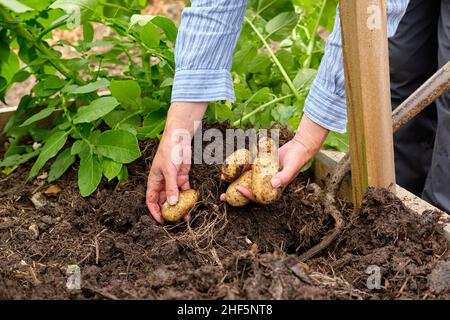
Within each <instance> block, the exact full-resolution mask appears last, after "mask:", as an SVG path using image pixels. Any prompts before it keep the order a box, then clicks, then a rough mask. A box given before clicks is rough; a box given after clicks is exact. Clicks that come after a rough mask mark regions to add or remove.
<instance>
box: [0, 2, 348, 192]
mask: <svg viewBox="0 0 450 320" xmlns="http://www.w3.org/2000/svg"><path fill="white" fill-rule="evenodd" d="M336 2H337V1H336V0H321V1H312V0H292V1H290V0H250V2H249V7H248V10H247V13H246V17H245V22H244V26H243V31H242V35H241V38H240V40H239V43H238V45H237V49H236V52H235V55H234V64H233V70H232V74H233V78H234V83H235V87H236V103H235V104H234V105H231V104H230V103H225V102H223V103H222V102H217V103H211V105H210V108H209V109H208V113H207V116H206V121H207V122H212V123H217V122H226V123H228V124H229V125H231V126H236V127H247V126H253V127H256V128H260V127H268V126H270V125H272V124H273V123H281V124H282V125H285V126H290V127H291V128H296V126H297V124H298V122H299V119H300V117H301V115H302V109H303V103H304V100H305V97H306V95H307V92H308V90H309V87H310V84H311V82H312V80H313V79H314V76H315V74H316V69H317V67H318V64H319V61H320V59H321V57H322V54H323V47H324V42H323V41H322V40H321V39H320V37H319V36H318V35H317V33H316V32H315V30H317V28H318V26H323V27H325V28H327V29H328V30H330V29H331V28H332V24H333V21H334V14H335V5H336ZM146 5H147V0H56V1H55V0H4V1H1V3H0V99H1V100H2V101H4V99H5V95H6V93H7V92H8V90H9V89H10V88H11V87H12V86H13V85H14V84H16V83H21V82H24V81H25V80H27V79H28V78H29V77H33V78H34V79H35V80H36V84H35V85H34V87H33V89H32V90H31V92H29V93H28V94H27V95H25V96H24V97H23V98H22V99H21V101H20V104H19V106H18V109H17V111H16V112H15V113H14V115H13V116H12V117H11V119H10V120H9V122H8V123H7V125H6V127H5V128H4V130H3V131H4V132H3V133H4V134H5V135H6V136H7V138H8V149H7V151H6V152H5V154H4V155H3V159H1V161H0V170H1V172H3V173H5V174H8V173H11V172H13V171H14V170H16V168H18V167H19V166H20V165H23V164H24V163H27V162H29V161H33V163H34V164H33V167H32V168H31V170H30V173H29V178H30V179H32V178H35V177H36V176H38V175H41V173H42V171H43V169H44V167H45V168H47V167H46V165H48V166H49V167H48V178H47V179H48V181H49V182H53V181H56V180H58V179H59V178H60V177H61V176H62V175H63V174H64V173H65V172H66V171H67V170H68V169H69V168H71V167H72V166H73V165H74V164H79V165H77V166H76V168H78V185H79V189H80V193H81V195H82V196H89V195H90V194H92V193H93V192H94V191H95V190H96V189H97V187H98V185H99V183H100V182H101V180H102V178H105V179H107V180H110V181H111V180H113V179H117V180H118V182H119V183H120V182H122V181H125V180H126V179H127V174H128V171H127V164H129V163H131V162H133V161H134V160H136V159H138V158H139V157H140V156H141V152H140V149H139V141H140V140H145V139H149V138H158V137H159V136H160V134H161V132H162V130H163V128H164V125H165V119H166V114H167V110H168V108H169V105H170V95H171V86H172V81H173V76H174V69H175V64H174V54H173V48H174V44H175V42H176V36H177V27H176V25H175V24H174V22H173V21H171V20H170V19H168V18H165V17H160V16H156V17H152V16H143V15H141V11H142V9H143V8H144V7H145V6H146ZM99 26H102V27H104V28H106V29H107V30H110V33H108V34H105V35H103V36H102V37H100V38H99V37H98V35H97V36H95V29H96V28H98V27H99ZM56 29H77V30H82V35H83V37H82V38H81V39H80V40H79V41H76V42H69V41H67V40H58V39H53V31H54V30H56ZM62 47H65V48H72V50H73V51H74V52H75V53H76V56H75V57H72V58H66V57H63V56H62V54H61V52H60V48H62ZM327 144H328V145H329V146H331V147H334V148H337V149H342V150H344V151H346V148H347V146H346V142H345V136H341V135H330V138H329V140H328V141H327Z"/></svg>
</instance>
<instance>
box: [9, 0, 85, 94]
mask: <svg viewBox="0 0 450 320" xmlns="http://www.w3.org/2000/svg"><path fill="white" fill-rule="evenodd" d="M0 17H2V18H3V21H4V23H5V24H6V25H7V26H8V27H9V28H10V29H11V30H13V31H15V32H16V33H17V34H18V35H19V36H21V37H23V38H25V40H26V41H28V42H29V43H30V44H31V45H32V46H34V47H35V48H36V49H37V50H39V51H40V52H41V53H42V55H44V56H45V57H46V58H47V59H48V61H49V62H50V63H51V64H52V65H53V67H55V69H56V70H58V71H59V72H60V73H61V74H62V75H63V76H64V77H65V78H66V79H69V80H70V79H71V80H73V81H74V82H75V83H76V84H78V85H84V84H85V81H84V80H83V79H82V78H81V77H80V76H78V75H77V74H76V73H74V72H72V70H70V69H69V68H67V67H66V66H65V65H64V64H63V63H62V62H61V61H60V59H59V57H58V56H57V55H56V54H55V52H54V51H53V50H52V49H50V48H49V47H47V46H46V43H45V42H44V41H37V40H36V36H34V35H33V34H31V33H30V32H29V31H28V30H26V29H25V28H24V27H23V26H22V25H21V22H20V21H18V20H15V19H14V18H13V17H12V16H11V14H10V13H9V12H8V11H6V10H5V9H4V8H3V7H1V6H0Z"/></svg>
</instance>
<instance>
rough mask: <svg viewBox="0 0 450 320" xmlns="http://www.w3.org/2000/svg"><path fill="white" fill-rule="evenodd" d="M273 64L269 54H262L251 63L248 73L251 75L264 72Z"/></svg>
mask: <svg viewBox="0 0 450 320" xmlns="http://www.w3.org/2000/svg"><path fill="white" fill-rule="evenodd" d="M271 63H272V61H271V60H270V58H269V56H268V55H267V54H260V55H258V56H256V58H255V59H253V60H252V61H250V64H249V66H248V71H249V72H251V73H257V72H264V71H265V70H266V69H267V68H268V67H269V66H270V65H271Z"/></svg>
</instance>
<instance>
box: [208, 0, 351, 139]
mask: <svg viewBox="0 0 450 320" xmlns="http://www.w3.org/2000/svg"><path fill="white" fill-rule="evenodd" d="M336 5H337V0H320V1H316V0H315V1H313V0H293V1H290V0H251V1H250V3H249V8H248V10H247V13H246V17H245V21H244V26H243V30H242V34H241V37H240V39H239V41H238V44H237V48H236V51H235V53H234V58H233V70H232V71H233V79H234V85H235V89H236V103H235V104H234V105H233V106H231V105H229V104H227V103H220V102H218V103H214V104H212V105H211V107H210V108H209V109H208V113H207V119H208V121H210V122H216V121H224V122H230V123H232V124H233V125H235V126H242V127H247V126H252V127H255V128H260V127H270V126H271V125H273V124H274V123H280V124H282V125H285V126H288V127H290V128H291V129H292V130H295V129H296V128H297V126H298V124H299V122H300V118H301V117H302V115H303V105H304V102H305V99H306V97H307V95H308V92H309V89H310V86H311V84H312V82H313V80H314V78H315V76H316V73H317V69H318V67H319V64H320V61H321V59H322V56H323V50H324V45H325V42H324V41H323V40H322V39H321V38H320V37H319V36H318V33H317V32H316V31H317V30H318V28H319V27H325V28H326V29H328V30H329V31H331V30H332V28H333V25H334V18H335V13H336ZM330 137H331V139H332V140H333V141H331V140H328V141H327V144H328V146H331V147H333V148H336V147H337V146H338V145H339V148H340V146H341V144H338V143H336V139H335V136H334V134H331V135H330ZM342 138H344V139H342ZM340 140H341V141H342V142H343V143H344V144H345V137H340ZM328 142H331V143H328Z"/></svg>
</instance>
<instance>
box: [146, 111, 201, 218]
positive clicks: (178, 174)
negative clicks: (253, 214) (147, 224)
mask: <svg viewBox="0 0 450 320" xmlns="http://www.w3.org/2000/svg"><path fill="white" fill-rule="evenodd" d="M206 107H207V104H206V103H173V104H172V106H171V107H170V110H169V113H168V116H167V122H166V128H165V129H164V134H163V137H162V139H161V142H160V144H159V147H158V150H157V152H156V154H155V157H154V158H153V162H152V166H151V168H150V173H149V175H148V181H147V207H148V209H149V210H150V213H151V214H152V216H153V218H155V220H156V221H158V222H159V223H161V224H163V223H164V219H163V217H162V215H161V207H162V205H163V203H164V202H165V201H166V200H167V202H168V203H169V204H170V205H175V204H176V203H177V202H178V195H179V189H181V190H187V189H190V185H189V170H190V167H191V165H190V163H191V153H192V150H191V139H192V137H193V135H194V132H195V130H196V128H195V127H194V123H195V121H200V120H201V119H202V118H203V115H204V113H205V111H206ZM180 130H183V131H180ZM180 132H185V133H187V135H188V136H189V137H188V138H186V136H180V135H179V134H180ZM174 160H177V161H174ZM184 219H185V220H189V219H190V217H189V216H186V217H184Z"/></svg>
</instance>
